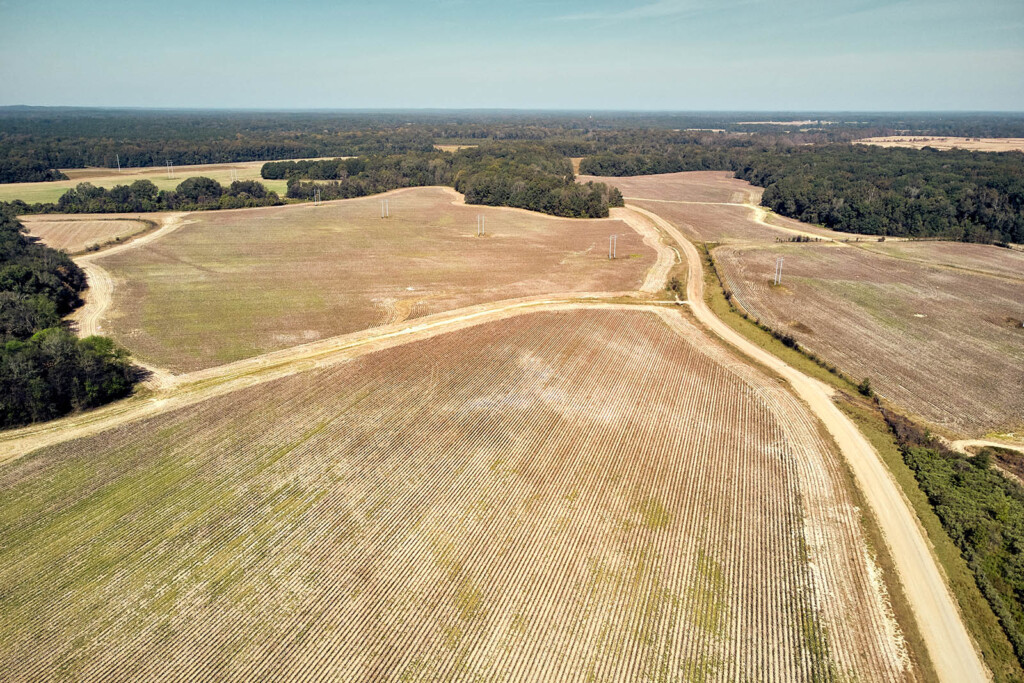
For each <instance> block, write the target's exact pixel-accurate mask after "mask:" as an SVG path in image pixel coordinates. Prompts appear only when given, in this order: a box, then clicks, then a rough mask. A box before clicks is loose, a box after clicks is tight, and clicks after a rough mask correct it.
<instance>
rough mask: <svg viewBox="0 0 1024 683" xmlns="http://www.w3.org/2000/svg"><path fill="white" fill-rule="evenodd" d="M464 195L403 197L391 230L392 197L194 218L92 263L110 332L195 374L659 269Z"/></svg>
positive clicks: (641, 252)
mask: <svg viewBox="0 0 1024 683" xmlns="http://www.w3.org/2000/svg"><path fill="white" fill-rule="evenodd" d="M453 194H454V193H453V192H451V191H450V190H445V189H442V188H419V189H414V190H407V191H401V192H398V193H392V194H390V195H388V197H387V201H388V209H389V212H390V214H391V217H390V218H388V219H386V220H385V219H381V217H380V215H381V208H380V204H381V202H382V201H383V200H382V199H381V198H380V197H370V198H366V199H354V200H346V201H340V202H330V203H326V204H323V205H321V206H313V205H312V204H305V205H296V206H284V207H271V208H265V209H243V210H238V211H209V212H202V213H197V214H192V215H190V216H188V217H187V219H186V220H185V225H184V227H182V228H180V229H178V230H176V231H175V232H174V233H173V234H169V235H167V236H166V237H163V238H161V239H160V240H155V241H153V242H151V243H147V244H146V245H144V246H142V247H140V248H138V249H132V250H128V251H123V252H121V253H117V254H112V255H110V256H107V257H100V258H98V259H96V260H94V261H93V262H94V263H95V264H97V265H99V266H100V267H102V268H104V269H105V270H107V271H108V272H109V273H110V274H111V276H112V277H113V278H114V281H115V284H114V287H113V292H114V302H113V304H114V305H113V307H112V308H111V309H110V310H109V311H108V312H107V313H106V314H105V319H104V320H103V321H102V323H101V326H102V329H103V331H104V333H106V334H111V335H112V336H114V337H115V338H117V339H118V340H119V341H120V342H122V343H123V344H124V345H125V346H127V347H128V348H129V349H130V350H131V351H132V352H133V353H135V354H137V355H138V356H140V357H141V358H142V359H143V360H145V361H148V362H150V363H153V364H155V365H158V366H161V367H166V368H170V369H172V370H176V371H185V370H195V369H199V368H205V367H211V366H214V365H219V364H222V363H226V362H230V361H234V360H238V359H240V358H246V357H250V356H254V355H258V354H261V353H264V352H268V351H272V350H275V349H280V348H285V347H288V346H293V345H296V344H300V343H303V342H308V341H313V340H316V339H320V338H323V337H330V336H334V335H339V334H345V333H348V332H353V331H356V330H362V329H366V328H370V327H374V326H378V325H382V324H385V323H389V322H395V321H399V320H404V319H406V318H415V317H418V316H422V315H426V314H429V313H436V312H439V311H446V310H452V309H455V308H461V307H463V306H467V305H471V304H476V303H482V302H486V301H498V300H504V299H511V298H516V297H521V296H529V295H534V294H543V293H548V292H598V291H627V290H636V289H638V288H639V287H640V286H641V284H642V283H643V280H644V276H645V273H646V272H647V270H648V269H649V268H650V267H651V266H653V265H654V263H655V258H656V253H655V251H654V250H653V249H651V248H649V247H647V246H645V245H644V244H643V240H642V238H641V236H640V235H639V234H637V233H636V232H635V231H634V230H633V229H631V228H630V227H629V226H628V225H626V224H625V223H623V222H621V221H614V220H572V219H556V218H551V217H548V216H543V215H541V214H536V213H530V212H526V211H519V210H508V209H493V208H487V207H475V206H464V205H456V204H453V203H452V201H453V197H452V195H453ZM478 215H483V216H484V217H485V221H486V222H485V232H486V234H485V236H483V237H477V235H476V231H477V216H478ZM613 233H615V234H617V235H618V236H619V237H618V256H619V258H618V259H616V260H613V261H609V260H608V258H607V257H608V237H609V235H610V234H613Z"/></svg>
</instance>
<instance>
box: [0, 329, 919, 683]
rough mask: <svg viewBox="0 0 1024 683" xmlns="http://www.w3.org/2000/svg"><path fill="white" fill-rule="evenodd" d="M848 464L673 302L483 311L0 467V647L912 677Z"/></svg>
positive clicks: (677, 675)
mask: <svg viewBox="0 0 1024 683" xmlns="http://www.w3.org/2000/svg"><path fill="white" fill-rule="evenodd" d="M613 368H614V372H610V369H613ZM841 478H842V464H841V460H840V458H839V456H838V454H837V453H836V452H835V451H834V450H833V448H832V447H831V446H830V445H829V442H828V440H827V439H826V438H824V437H823V436H822V434H821V433H820V432H819V431H818V430H817V428H816V427H815V426H814V422H813V420H811V419H810V414H809V413H808V412H807V410H806V408H805V407H804V406H803V405H802V404H801V403H800V402H798V401H797V400H796V399H795V398H794V397H792V396H791V395H790V394H789V393H788V392H787V391H786V390H785V389H784V388H783V387H782V386H781V385H779V383H778V382H777V381H776V380H775V379H774V378H772V377H770V376H768V375H766V374H764V373H762V372H760V371H757V370H754V369H752V367H751V366H749V365H747V364H746V363H744V362H742V361H741V360H739V359H738V358H737V357H735V356H733V355H732V354H731V353H729V352H727V351H726V350H725V349H724V348H723V347H722V346H721V345H720V344H719V343H717V342H714V341H712V340H711V339H710V338H708V337H706V336H705V335H704V334H703V333H702V332H700V331H699V330H698V329H697V328H696V327H695V326H693V325H692V324H690V323H687V322H685V321H684V320H683V318H681V317H680V316H679V315H678V313H677V312H674V311H660V312H658V313H657V314H652V313H640V312H630V311H604V310H602V311H597V310H595V311H573V312H564V313H537V314H532V315H527V316H522V317H519V318H516V319H514V320H508V321H504V322H497V323H491V324H487V325H480V326H476V327H473V328H472V329H468V330H463V331H461V332H456V333H452V334H447V335H442V336H438V337H435V338H433V339H431V340H428V341H423V342H416V343H411V344H405V345H403V346H400V347H398V348H393V349H390V350H386V351H382V352H379V353H375V354H370V355H367V356H364V357H362V358H360V359H356V360H353V361H352V362H349V363H346V364H343V365H339V366H336V367H333V368H329V369H322V370H316V371H312V372H306V373H302V374H298V375H295V376H292V377H288V378H286V379H282V380H280V381H277V382H274V383H271V384H265V385H261V386H259V387H253V388H251V389H245V390H241V391H236V392H233V393H231V394H229V395H226V396H223V397H220V398H216V399H213V400H210V401H207V402H204V403H201V404H197V405H194V406H192V407H189V408H186V409H183V410H178V411H174V412H169V413H166V414H164V415H162V416H160V417H157V418H154V419H152V420H150V421H147V422H143V423H136V424H132V425H126V426H124V427H122V428H119V429H115V430H111V431H108V432H105V433H103V434H101V435H98V436H95V437H92V438H88V439H83V440H79V441H74V442H69V443H66V444H63V445H61V446H56V447H54V448H51V449H48V450H45V451H41V452H38V453H36V454H34V455H33V456H31V457H27V458H22V459H21V460H18V461H16V462H14V463H12V464H10V465H9V466H6V467H5V468H4V469H2V470H0V491H3V495H2V496H0V528H3V529H4V533H3V535H2V536H0V585H3V586H5V590H4V599H5V604H6V605H7V606H8V607H7V608H6V609H5V616H4V619H3V620H2V621H0V666H2V667H3V670H4V671H5V672H7V675H8V676H10V677H11V678H12V679H14V680H24V679H29V678H34V677H36V676H37V675H46V674H48V673H50V672H54V671H62V672H65V673H67V674H68V675H71V676H73V677H74V678H76V679H77V680H83V681H92V680H110V679H111V678H117V679H132V680H140V679H151V680H156V679H159V680H166V679H168V678H179V677H180V678H182V679H193V680H194V679H196V678H210V677H214V678H235V677H239V678H249V679H265V678H267V677H275V678H285V679H303V678H309V679H319V678H324V677H331V678H335V679H340V680H353V679H357V680H404V679H409V678H413V679H418V680H437V679H453V678H475V677H478V676H489V675H492V674H494V673H496V672H501V673H502V674H503V675H504V676H507V677H509V678H513V679H536V680H552V679H582V678H592V679H595V680H608V681H612V680H630V679H646V678H658V677H664V678H666V679H669V680H686V679H691V680H692V679H705V678H714V679H728V680H736V679H746V678H751V677H755V678H770V679H773V680H811V679H820V678H828V677H829V676H830V675H832V673H831V672H836V671H841V672H844V675H850V676H856V677H857V678H860V679H865V680H903V679H905V678H908V677H910V676H911V675H912V673H913V672H912V671H910V670H909V669H908V668H907V667H908V660H907V658H906V654H905V652H904V645H903V642H902V637H901V636H900V633H899V631H898V629H897V627H896V626H895V624H894V622H893V620H892V618H891V615H890V614H889V613H888V609H887V606H886V596H885V595H884V593H883V592H881V589H880V587H879V583H878V582H877V579H876V574H877V571H878V569H877V567H875V566H874V563H873V561H872V560H871V558H870V556H869V555H868V554H867V553H865V551H864V542H865V541H864V538H863V535H862V532H861V530H860V515H859V512H858V510H857V509H856V508H855V507H854V506H853V505H852V504H851V501H850V499H849V497H848V495H847V494H846V492H845V489H844V487H843V485H842V484H841V483H840V482H841ZM55 594H59V595H61V596H62V597H61V599H60V600H54V599H53V596H54V595H55Z"/></svg>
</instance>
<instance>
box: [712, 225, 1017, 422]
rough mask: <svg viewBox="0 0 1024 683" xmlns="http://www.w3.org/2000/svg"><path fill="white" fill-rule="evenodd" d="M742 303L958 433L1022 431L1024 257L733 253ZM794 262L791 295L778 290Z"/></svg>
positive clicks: (916, 249)
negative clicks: (778, 266)
mask: <svg viewBox="0 0 1024 683" xmlns="http://www.w3.org/2000/svg"><path fill="white" fill-rule="evenodd" d="M714 255H715V259H716V262H717V264H718V268H719V272H720V273H721V274H722V276H723V277H724V279H725V282H726V285H727V287H728V288H729V289H730V290H731V291H732V292H733V294H734V295H735V297H736V300H737V301H738V302H739V303H740V304H741V305H742V306H743V307H744V308H745V309H746V310H747V311H748V312H750V313H751V314H752V315H754V316H756V317H758V318H760V319H761V320H762V321H764V322H765V323H767V324H769V325H771V326H772V327H773V328H775V329H777V330H779V331H781V332H786V333H789V334H791V335H792V336H793V337H794V338H795V339H797V340H798V341H799V342H800V343H801V344H802V345H804V346H805V347H807V348H808V349H810V350H812V351H814V352H815V353H817V354H818V355H819V356H821V357H823V358H824V359H826V360H828V361H830V362H832V363H834V364H836V365H838V366H839V367H840V369H842V370H843V371H845V372H846V373H848V374H849V375H851V376H852V377H854V378H855V379H856V380H860V379H861V378H863V377H870V378H871V383H872V386H873V387H874V388H875V390H876V391H878V392H879V393H880V394H881V395H882V396H883V397H884V398H887V399H889V400H891V401H894V402H895V403H897V404H898V405H900V406H903V407H904V408H906V409H908V410H910V411H912V412H913V413H914V414H916V415H917V416H919V417H923V418H925V419H926V420H928V421H929V422H931V423H932V424H935V425H938V426H940V427H943V428H945V429H947V430H949V431H951V432H953V433H958V434H965V435H978V434H982V433H985V432H988V431H990V430H1006V431H1013V430H1015V429H1019V428H1020V427H1022V426H1024V391H1022V390H1021V388H1022V387H1024V328H1022V327H1021V324H1022V321H1024V298H1022V296H1021V294H1022V292H1024V253H1020V252H1016V251H1011V250H1009V249H1000V248H998V247H992V246H983V245H968V244H959V243H955V244H954V243H940V242H900V243H895V244H893V243H889V242H885V243H871V244H867V245H858V246H843V245H829V244H779V245H764V246H749V245H748V246H742V245H737V246H732V245H726V246H723V247H719V248H717V249H715V251H714ZM779 257H784V259H785V260H784V262H783V263H784V265H783V278H782V285H781V286H778V287H776V286H773V284H772V277H773V273H774V269H775V262H776V259H777V258H779Z"/></svg>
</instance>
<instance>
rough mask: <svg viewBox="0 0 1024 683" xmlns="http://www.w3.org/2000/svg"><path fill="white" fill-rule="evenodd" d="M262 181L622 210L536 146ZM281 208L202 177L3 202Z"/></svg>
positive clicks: (304, 164)
mask: <svg viewBox="0 0 1024 683" xmlns="http://www.w3.org/2000/svg"><path fill="white" fill-rule="evenodd" d="M262 174H263V177H264V178H265V179H283V178H287V179H288V193H287V196H288V198H290V199H299V200H311V199H312V198H313V197H314V194H315V192H316V191H319V192H320V197H321V199H324V200H327V199H347V198H351V197H363V196H366V195H371V194H377V193H380V192H386V191H388V190H394V189H398V188H403V187H421V186H426V185H448V186H451V187H454V188H455V189H457V190H458V191H460V192H462V193H464V194H465V196H466V202H467V203H469V204H484V205H489V206H512V207H518V208H522V209H530V210H533V211H539V212H542V213H547V214H551V215H554V216H566V217H573V218H604V217H607V216H608V210H609V207H611V206H622V205H623V200H622V194H621V193H620V192H619V191H618V190H617V189H615V188H610V187H608V186H607V185H605V184H603V183H585V184H579V183H576V182H575V176H574V175H573V171H572V164H571V163H570V162H569V160H568V159H567V158H565V157H564V156H562V155H560V154H558V153H556V152H553V151H552V150H550V149H549V148H546V147H540V146H524V145H518V146H509V145H493V146H487V147H486V148H474V149H465V150H462V151H460V152H458V153H456V154H452V153H449V152H439V151H436V150H432V151H430V152H408V153H405V154H392V155H380V156H365V157H353V158H348V159H329V160H315V161H282V162H269V163H267V164H264V166H263V170H262ZM281 203H283V202H282V200H281V198H280V197H279V196H278V195H277V193H275V192H272V191H269V190H267V189H266V188H265V187H264V186H263V184H262V183H260V182H258V181H254V180H242V181H235V182H233V183H231V185H230V186H229V187H227V188H225V187H223V186H221V185H220V184H219V183H218V182H217V181H215V180H212V179H210V178H204V177H195V178H188V179H186V180H184V181H182V182H181V183H180V184H179V185H178V186H177V187H176V188H175V189H174V190H158V189H157V187H156V185H154V184H153V183H152V182H151V181H148V180H137V181H135V182H134V183H132V184H131V185H118V186H115V187H113V188H111V189H105V188H102V187H95V186H93V185H92V184H90V183H79V184H78V185H77V186H76V187H75V188H72V189H70V190H68V191H67V192H66V193H64V194H63V195H62V196H61V198H60V199H59V200H58V201H57V202H56V203H45V204H26V203H25V202H22V201H14V202H8V205H9V207H10V209H11V210H12V211H14V212H15V213H17V214H29V213H137V212H148V211H200V210H208V209H237V208H247V207H255V206H272V205H277V204H281Z"/></svg>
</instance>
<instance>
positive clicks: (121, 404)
mask: <svg viewBox="0 0 1024 683" xmlns="http://www.w3.org/2000/svg"><path fill="white" fill-rule="evenodd" d="M634 295H635V292H600V293H589V294H588V293H582V294H581V293H568V294H562V295H559V294H549V295H541V296H534V297H527V298H523V299H513V300H506V301H499V302H493V303H487V304H480V305H477V306H470V307H467V308H462V309H458V310H455V311H448V312H446V313H438V314H435V315H431V316H424V317H423V318H417V319H416V321H414V322H412V323H408V322H403V323H395V324H393V325H387V326H384V327H377V328H373V329H372V330H363V331H361V332H355V333H352V334H347V335H341V336H338V337H331V338H329V339H322V340H319V341H316V342H312V343H310V344H303V345H301V346H293V347H290V348H287V349H282V350H281V351H274V352H272V353H268V354H265V355H262V356H257V357H255V358H247V359H244V360H240V361H237V362H234V363H229V364H227V365H221V366H218V367H215V368H209V369H206V370H199V371H196V372H192V373H188V374H183V375H174V376H171V377H170V378H169V379H168V380H167V381H165V382H162V383H160V384H159V385H158V386H156V387H153V388H154V392H153V393H152V394H147V395H136V396H132V397H129V398H127V399H124V400H122V401H117V402H114V403H110V404H107V405H106V406H103V407H100V408H96V409H94V410H90V411H87V412H84V413H78V414H74V415H69V416H68V417H64V418H60V419H57V420H52V421H50V422H42V423H38V424H34V425H29V426H27V427H22V428H20V429H12V430H9V431H4V432H0V464H2V463H4V462H7V461H9V460H13V459H15V458H18V457H20V456H22V455H25V454H27V453H31V452H32V451H34V450H37V449H39V448H44V447H46V446H52V445H54V444H57V443H63V442H65V441H70V440H72V439H78V438H81V437H84V436H90V435H92V434H98V433H100V432H103V431H106V430H108V429H113V428H115V427H118V426H120V425H123V424H127V423H130V422H135V421H137V420H141V419H144V418H147V417H151V416H153V415H156V414H159V413H162V412H166V411H168V410H174V409H177V408H182V407H184V406H189V405H193V404H195V403H198V402H200V401H204V400H206V399H208V398H212V397H214V396H220V395H222V394H226V393H230V392H232V391H236V390H238V389H241V388H244V387H249V386H253V385H256V384H262V383H264V382H269V381H271V380H274V379H278V378H280V377H286V376H288V375H293V374H296V373H298V372H303V371H305V370H309V369H312V368H315V367H327V366H331V365H335V364H338V363H343V362H345V361H348V360H350V359H352V358H356V357H358V356H362V355H365V354H367V353H372V352H374V351H379V350H382V349H386V348H390V347H392V346H398V345H399V344H406V343H409V342H414V341H419V340H422V339H429V338H430V337H434V336H437V335H439V334H445V333H447V332H454V331H456V330H460V329H463V328H466V327H471V326H473V325H479V324H482V323H486V322H493V321H497V320H503V319H505V318H509V317H513V316H516V315H522V314H524V313H530V312H534V311H538V310H571V309H574V308H588V307H594V306H606V307H607V306H612V307H616V306H623V307H628V308H635V307H636V306H635V305H634V304H629V303H618V304H617V303H614V302H615V301H616V300H618V301H622V300H628V298H629V297H631V296H634ZM635 301H637V303H643V302H642V301H640V300H635ZM651 310H660V307H651Z"/></svg>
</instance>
